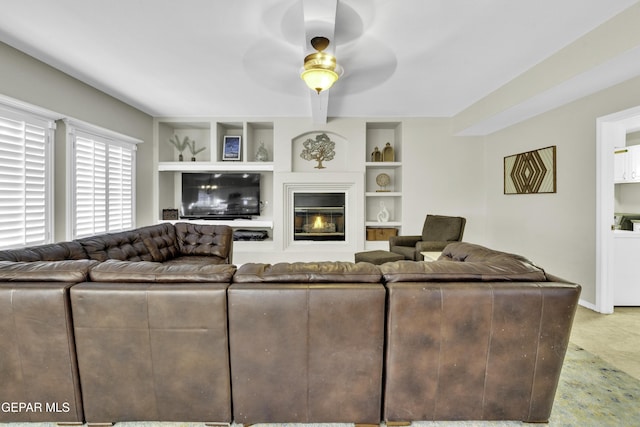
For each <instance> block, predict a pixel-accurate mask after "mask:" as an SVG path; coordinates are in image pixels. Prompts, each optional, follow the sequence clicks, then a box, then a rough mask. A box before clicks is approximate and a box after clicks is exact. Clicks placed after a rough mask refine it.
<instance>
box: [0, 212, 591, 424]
mask: <svg viewBox="0 0 640 427" xmlns="http://www.w3.org/2000/svg"><path fill="white" fill-rule="evenodd" d="M231 245H232V237H231V230H230V229H229V228H227V227H214V226H196V225H192V224H181V223H178V224H175V225H171V224H160V225H156V226H151V227H144V228H140V229H137V230H133V231H130V232H124V233H117V234H109V235H102V236H95V237H92V238H89V239H80V240H78V241H74V242H65V243H58V244H54V245H43V246H39V247H33V248H26V249H20V250H13V251H0V383H2V385H3V386H2V387H0V405H2V407H0V422H17V421H23V422H24V421H52V422H58V423H82V422H84V421H86V422H88V423H92V424H94V423H112V422H117V421H125V420H126V421H184V422H218V423H219V422H222V423H229V422H231V421H235V422H236V423H244V424H252V423H259V422H273V423H275V422H278V423H279V422H300V423H320V422H355V423H361V424H376V425H377V424H379V423H380V421H388V422H392V421H403V422H405V421H417V420H458V419H467V420H496V419H513V420H522V421H528V422H541V421H546V420H547V419H548V417H549V415H550V412H551V407H552V404H553V398H554V395H555V389H556V386H557V383H558V378H559V375H560V370H561V368H562V363H563V360H564V354H565V351H566V348H567V344H568V340H569V334H570V330H571V325H572V322H573V316H574V313H575V309H576V307H577V303H578V298H579V295H580V286H579V285H576V284H571V283H567V282H566V281H563V280H561V279H558V278H556V277H553V276H550V275H548V274H546V273H545V272H544V271H543V270H542V269H540V268H538V267H536V266H535V265H533V264H532V263H531V262H529V261H528V260H527V259H525V258H523V257H520V256H517V255H513V254H507V253H503V252H498V251H493V250H490V249H487V248H483V247H481V246H477V245H472V244H469V243H452V244H451V245H449V246H448V247H447V248H446V249H445V251H444V252H443V255H442V257H441V259H440V260H438V261H436V262H432V263H428V262H413V261H398V262H393V263H387V264H383V265H381V266H374V265H372V264H368V263H344V262H318V263H282V264H275V265H269V264H259V263H252V264H244V265H242V266H240V267H239V268H236V267H235V266H234V265H232V264H231V252H232V250H231Z"/></svg>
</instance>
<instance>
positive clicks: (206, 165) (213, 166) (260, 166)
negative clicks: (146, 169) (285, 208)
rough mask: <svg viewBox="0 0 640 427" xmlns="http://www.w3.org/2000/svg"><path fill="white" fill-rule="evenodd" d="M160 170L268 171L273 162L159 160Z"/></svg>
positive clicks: (271, 168) (270, 169) (271, 169)
mask: <svg viewBox="0 0 640 427" xmlns="http://www.w3.org/2000/svg"><path fill="white" fill-rule="evenodd" d="M158 170H159V171H160V172H216V171H229V172H236V171H237V172H268V171H273V163H272V162H159V163H158Z"/></svg>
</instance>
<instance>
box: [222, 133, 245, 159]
mask: <svg viewBox="0 0 640 427" xmlns="http://www.w3.org/2000/svg"><path fill="white" fill-rule="evenodd" d="M241 150H242V137H241V136H225V137H224V142H223V144H222V160H240V153H241Z"/></svg>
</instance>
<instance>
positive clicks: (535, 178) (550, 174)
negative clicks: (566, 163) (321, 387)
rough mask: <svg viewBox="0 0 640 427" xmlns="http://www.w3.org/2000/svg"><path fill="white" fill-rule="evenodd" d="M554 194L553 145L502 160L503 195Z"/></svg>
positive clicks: (554, 152) (554, 164)
mask: <svg viewBox="0 0 640 427" xmlns="http://www.w3.org/2000/svg"><path fill="white" fill-rule="evenodd" d="M555 192H556V146H555V145H553V146H551V147H545V148H540V149H538V150H533V151H527V152H525V153H520V154H514V155H512V156H507V157H505V158H504V194H539V193H555Z"/></svg>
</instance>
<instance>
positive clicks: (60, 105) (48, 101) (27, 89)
mask: <svg viewBox="0 0 640 427" xmlns="http://www.w3.org/2000/svg"><path fill="white" fill-rule="evenodd" d="M0 63H1V64H2V66H0V94H2V95H5V96H8V97H11V98H14V99H17V100H19V101H23V102H26V103H29V104H33V105H36V106H39V107H42V108H45V109H48V110H51V111H53V112H56V113H60V114H61V115H63V116H66V117H71V118H75V119H78V120H82V121H85V122H88V123H91V124H94V125H96V126H100V127H103V128H107V129H110V130H113V131H115V132H119V133H122V134H125V135H129V136H132V137H134V138H138V139H141V140H143V141H145V142H144V143H142V144H139V145H138V152H137V165H136V167H137V170H138V181H137V191H136V195H137V206H138V208H139V209H138V214H137V218H136V222H137V225H139V226H141V225H148V224H150V223H152V221H153V220H154V218H155V216H154V215H152V214H153V213H154V211H153V210H150V209H148V207H150V206H151V205H152V192H151V191H149V189H148V188H147V187H148V186H149V184H150V181H151V180H150V178H147V179H145V177H151V176H152V167H153V162H152V158H153V156H152V152H153V146H152V140H153V119H152V118H151V117H150V116H149V115H147V114H145V113H143V112H141V111H139V110H137V109H135V108H133V107H131V106H129V105H127V104H125V103H123V102H121V101H118V100H117V99H115V98H113V97H111V96H109V95H106V94H104V93H103V92H100V91H99V90H97V89H94V88H92V87H90V86H88V85H86V84H84V83H82V82H80V81H78V80H76V79H74V78H72V77H70V76H69V75H67V74H64V73H62V72H60V71H58V70H56V69H54V68H52V67H50V66H48V65H46V64H44V63H42V62H40V61H38V60H36V59H34V58H32V57H30V56H28V55H25V54H24V53H22V52H20V51H18V50H16V49H14V48H12V47H10V46H8V45H6V44H4V43H0ZM64 159H65V156H64V135H63V133H62V132H56V170H55V180H56V186H55V229H56V240H64V239H65V217H66V209H65V208H66V186H65V179H66V178H65V177H66V169H67V167H66V165H65V163H64Z"/></svg>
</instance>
